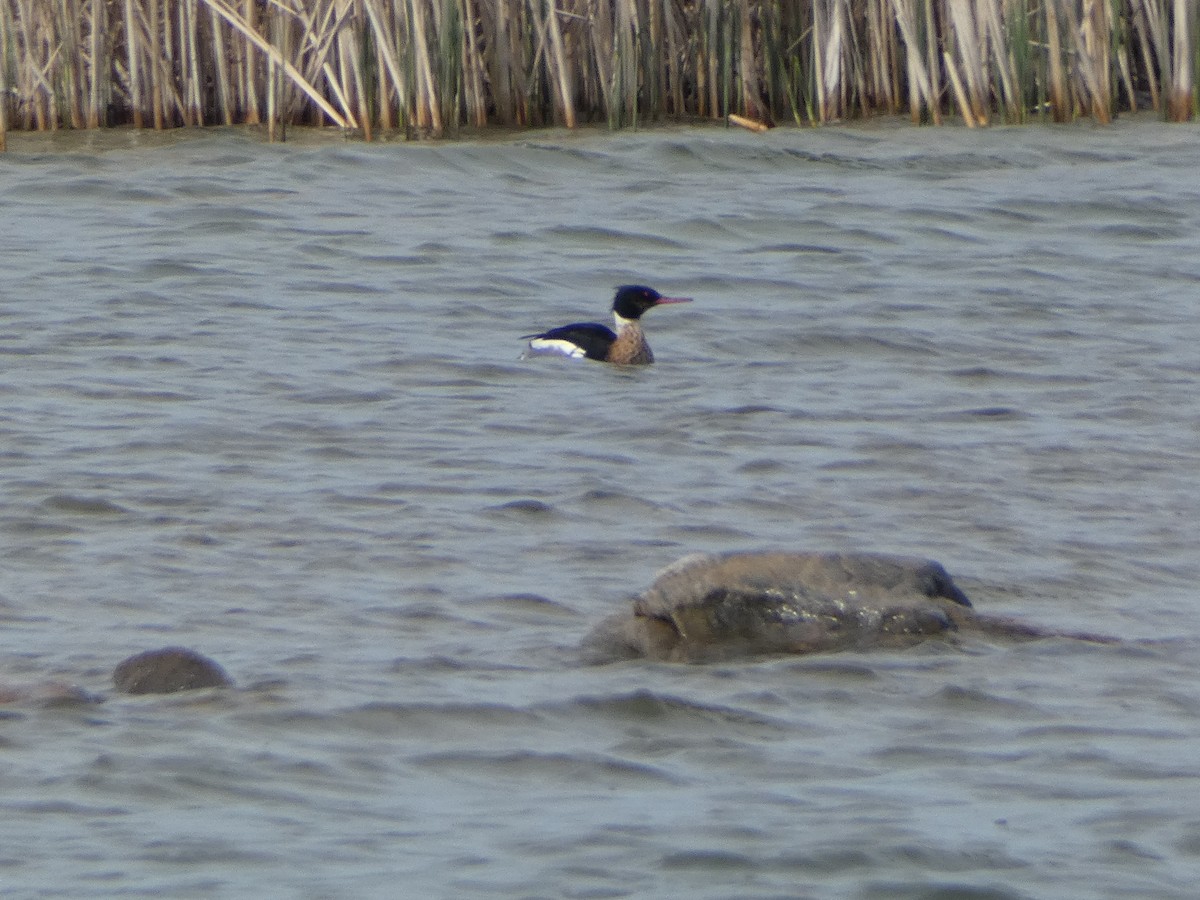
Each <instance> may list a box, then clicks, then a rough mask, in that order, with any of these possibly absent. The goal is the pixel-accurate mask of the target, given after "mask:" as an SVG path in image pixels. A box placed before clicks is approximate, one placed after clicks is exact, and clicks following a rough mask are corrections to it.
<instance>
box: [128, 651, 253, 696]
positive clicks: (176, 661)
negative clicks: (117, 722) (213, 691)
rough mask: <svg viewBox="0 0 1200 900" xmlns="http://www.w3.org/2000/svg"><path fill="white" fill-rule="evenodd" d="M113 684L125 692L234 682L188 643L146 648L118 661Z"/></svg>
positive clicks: (157, 691)
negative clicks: (155, 648)
mask: <svg viewBox="0 0 1200 900" xmlns="http://www.w3.org/2000/svg"><path fill="white" fill-rule="evenodd" d="M113 684H114V685H116V688H117V690H119V691H123V692H124V693H126V694H172V693H174V692H176V691H190V690H194V689H196V688H207V687H228V686H230V685H232V684H233V682H232V681H231V680H230V678H229V676H228V675H226V674H225V670H224V669H222V668H221V667H220V666H219V665H217V664H216V663H215V662H213V661H212V660H211V659H209V658H208V657H207V656H203V655H202V654H199V653H197V652H196V651H195V650H188V649H187V648H186V647H164V648H162V649H161V650H147V651H146V652H145V653H139V654H137V655H136V656H131V657H129V658H128V659H126V660H124V661H122V662H120V663H118V665H117V667H116V668H115V669H113Z"/></svg>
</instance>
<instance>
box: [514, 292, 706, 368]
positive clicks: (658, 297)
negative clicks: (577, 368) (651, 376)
mask: <svg viewBox="0 0 1200 900" xmlns="http://www.w3.org/2000/svg"><path fill="white" fill-rule="evenodd" d="M691 300H692V298H691V297H664V296H663V295H662V294H660V293H659V292H658V291H656V290H654V288H648V287H645V286H644V285H640V284H625V285H622V286H621V287H619V288H617V295H616V297H615V298H613V305H612V311H613V319H614V320H615V321H616V325H617V330H616V331H615V332H614V331H613V330H612V329H611V328H609V327H608V326H607V325H601V324H599V323H598V322H577V323H575V324H574V325H563V326H562V327H561V328H551V329H550V330H549V331H543V332H542V333H541V334H527V335H525V336H524V339H526V340H528V341H529V349H528V350H527V351H526V352H525V354H524V356H525V357H529V356H543V355H547V354H553V355H557V356H570V357H572V358H574V359H584V358H586V359H598V360H601V361H602V362H610V363H616V364H617V365H621V366H637V365H645V364H647V363H652V362H654V354H653V353H652V352H651V351H650V345H649V344H647V343H646V336H645V335H644V334H643V333H642V326H641V324H640V323H639V322H638V319H640V318H641V317H642V314H643V313H644V312H646V310H648V309H651V308H652V307H655V306H660V305H662V304H663V303H690V302H691Z"/></svg>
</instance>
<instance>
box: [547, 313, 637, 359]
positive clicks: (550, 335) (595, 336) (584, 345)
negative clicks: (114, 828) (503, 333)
mask: <svg viewBox="0 0 1200 900" xmlns="http://www.w3.org/2000/svg"><path fill="white" fill-rule="evenodd" d="M534 337H536V338H540V339H542V340H545V341H568V342H570V343H572V344H574V345H575V346H576V347H579V348H580V349H582V350H583V354H584V356H586V357H587V358H588V359H599V360H605V359H608V348H609V347H611V346H612V344H613V341H615V340H616V339H617V335H616V334H615V333H614V332H613V330H612V329H611V328H609V327H608V326H606V325H601V324H599V323H598V322H576V323H575V324H574V325H563V326H561V327H560V328H551V329H550V330H549V331H544V332H542V333H541V334H538V335H534Z"/></svg>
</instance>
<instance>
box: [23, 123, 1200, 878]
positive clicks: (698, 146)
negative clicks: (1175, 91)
mask: <svg viewBox="0 0 1200 900" xmlns="http://www.w3.org/2000/svg"><path fill="white" fill-rule="evenodd" d="M11 145H12V147H13V151H12V152H10V153H9V154H8V155H7V156H5V157H4V158H3V159H0V259H2V260H3V265H4V274H5V279H4V285H3V288H2V290H0V366H2V368H0V463H2V467H0V490H2V495H3V498H4V502H3V504H2V505H0V554H2V557H0V565H2V569H0V571H2V573H3V574H2V575H0V635H2V638H0V640H2V646H3V648H4V652H3V654H2V656H0V684H2V685H3V686H4V687H6V688H7V689H9V693H10V695H11V696H12V697H16V699H15V700H13V702H10V703H8V704H7V705H5V706H2V707H0V716H2V718H0V762H2V765H0V787H2V791H0V804H2V806H0V892H3V893H4V894H5V896H13V897H89V896H110V895H124V894H155V895H159V896H173V897H235V896H236V897H248V896H294V897H388V896H412V897H418V896H436V897H494V896H512V897H518V896H519V897H589V898H606V897H712V898H726V897H755V898H758V897H849V898H892V897H901V898H904V897H912V898H917V897H940V898H949V897H962V898H1024V897H1030V898H1032V897H1080V898H1083V897H1134V896H1136V897H1150V898H1154V897H1157V898H1166V897H1170V898H1177V897H1178V898H1183V897H1192V896H1195V884H1196V883H1197V880H1198V879H1200V806H1198V805H1197V798H1198V797H1200V608H1198V604H1197V587H1196V586H1197V584H1198V583H1200V554H1198V553H1197V539H1196V523H1197V520H1198V519H1200V486H1198V479H1197V471H1198V470H1200V391H1198V390H1197V385H1198V381H1200V353H1198V352H1197V346H1198V345H1200V138H1198V137H1197V132H1196V130H1195V129H1194V128H1190V127H1167V126H1164V125H1160V124H1158V123H1155V122H1153V121H1141V122H1128V121H1125V122H1122V123H1118V124H1117V125H1115V126H1113V127H1111V128H1106V129H1098V128H1091V127H1078V128H1075V127H1073V128H1050V127H1030V128H1024V129H1019V130H1017V129H1014V130H1006V129H992V130H988V131H981V132H974V131H966V130H956V129H951V128H944V129H936V130H935V129H912V128H908V127H891V126H872V127H855V128H845V129H840V128H839V129H829V130H822V131H809V130H806V131H797V130H787V129H780V130H777V131H774V132H771V133H769V134H767V135H761V136H760V135H752V134H745V133H741V132H736V131H725V130H723V129H720V128H715V127H714V128H695V129H688V130H663V131H649V132H639V133H622V134H608V133H599V132H592V133H586V132H585V133H580V134H565V133H560V132H547V133H541V134H536V135H533V136H529V135H525V136H521V137H517V138H514V139H506V140H488V141H482V142H471V141H467V142H461V143H448V144H426V145H403V144H391V145H364V144H356V143H346V144H343V143H340V142H337V141H316V140H312V139H308V140H305V141H301V142H300V143H295V144H288V145H284V146H265V145H262V144H260V143H258V141H257V139H255V138H253V137H251V136H246V135H243V134H241V133H237V132H220V131H215V132H205V133H203V134H199V135H190V136H189V135H172V136H170V137H168V138H164V139H154V138H153V137H152V136H147V135H143V136H138V135H129V134H121V133H116V134H106V135H101V136H83V137H80V136H78V135H75V136H71V135H67V136H61V137H57V138H34V137H25V136H14V137H13V138H12V140H11ZM627 282H644V283H649V284H651V285H654V286H655V287H658V288H659V289H661V290H663V291H664V292H668V293H673V294H686V295H690V296H693V297H694V298H695V302H694V303H692V304H690V305H689V306H672V307H666V308H663V309H660V310H655V311H653V312H651V313H650V314H649V315H648V316H647V317H646V325H647V330H648V333H649V336H650V340H651V343H652V344H653V346H654V348H655V352H656V354H657V356H658V359H659V363H658V364H657V365H656V366H654V367H650V368H646V369H638V370H636V371H633V370H625V371H622V370H615V369H610V368H606V367H604V366H602V365H598V364H593V363H580V362H570V361H554V360H533V361H528V362H522V361H518V360H517V356H518V354H519V352H520V350H521V346H522V345H521V342H520V341H519V340H518V336H519V335H522V334H526V333H529V332H531V331H534V330H538V329H541V328H545V327H548V326H551V325H558V324H564V323H566V322H572V321H578V320H580V319H584V320H586V319H596V320H601V321H602V320H604V319H606V318H607V307H608V303H609V300H610V298H611V292H612V288H613V286H614V285H616V284H621V283H627ZM764 547H774V548H785V549H786V548H796V549H800V548H803V549H855V550H863V549H872V550H886V551H894V552H903V553H910V554H918V555H923V556H930V557H933V558H936V559H938V560H940V561H941V562H942V563H944V564H945V565H946V567H947V568H948V569H949V570H950V571H951V572H952V573H954V574H955V576H956V577H957V578H958V580H959V581H960V583H961V584H962V585H963V587H964V588H965V589H966V590H967V592H968V593H969V594H970V595H971V596H972V598H973V599H974V601H975V604H976V606H977V607H979V608H980V609H981V610H986V611H988V612H998V613H1002V614H1005V615H1012V616H1017V617H1020V618H1022V619H1025V620H1028V621H1032V622H1037V623H1039V624H1043V625H1046V626H1047V627H1051V628H1075V629H1088V630H1092V631H1096V632H1103V633H1108V634H1113V635H1117V636H1120V637H1123V638H1127V640H1126V641H1124V642H1122V643H1119V644H1115V645H1093V644H1086V643H1078V642H1072V641H1069V640H1064V639H1048V640H1041V641H1034V642H1030V643H1022V644H1004V643H999V642H994V641H984V640H981V639H971V638H969V637H968V638H965V639H964V640H962V641H960V642H959V643H957V644H946V643H930V644H926V645H923V646H921V647H918V648H915V649H909V650H903V651H881V652H875V653H862V654H841V655H827V656H814V657H808V658H779V657H774V658H769V659H763V660H757V661H751V662H746V663H739V664H722V665H715V666H678V665H666V664H652V663H645V662H622V663H617V664H611V665H602V666H587V665H582V664H581V662H580V659H579V656H578V652H577V647H578V643H579V640H580V638H581V637H582V635H584V634H585V633H586V631H587V630H588V628H589V626H590V625H591V624H592V623H594V622H595V621H597V620H598V619H599V618H601V617H602V616H604V615H605V614H607V613H609V612H611V611H612V610H614V609H615V608H617V607H618V605H619V604H621V603H622V602H623V601H624V600H625V599H626V598H627V597H628V596H629V595H630V594H631V593H633V592H635V591H637V590H639V589H641V588H642V587H644V586H645V585H647V584H648V583H649V582H650V581H651V580H652V578H653V576H654V573H655V571H656V570H658V569H659V568H660V567H662V566H664V565H666V564H668V563H670V562H671V561H673V560H674V559H676V558H677V557H679V556H681V555H683V554H685V553H688V552H693V551H697V550H739V549H752V548H764ZM165 645H185V646H188V647H193V648H195V649H197V650H200V651H202V652H204V653H206V654H209V655H211V656H213V657H214V658H215V659H217V660H218V661H220V662H221V663H222V664H223V665H224V666H225V667H226V668H227V669H228V671H229V672H230V674H231V675H232V676H233V678H234V679H235V681H236V683H237V689H235V690H233V691H229V692H223V693H222V692H216V693H213V692H199V693H196V694H192V695H176V696H173V697H166V698H161V697H160V698H123V697H119V696H113V695H112V692H111V689H110V687H109V681H108V679H109V673H110V672H111V669H112V667H113V665H115V663H117V662H118V661H119V660H120V659H122V658H123V657H125V656H127V655H130V654H132V653H135V652H139V651H141V650H145V649H149V648H153V647H159V646H165ZM53 682H64V683H73V684H77V685H79V686H80V687H82V688H84V689H85V690H87V691H90V692H93V693H96V694H103V695H107V697H108V699H107V700H106V702H104V703H102V704H95V705H92V704H71V703H66V704H64V703H55V702H49V701H46V700H44V699H41V700H39V699H38V698H39V697H44V696H45V691H46V690H47V686H48V685H50V684H51V683H53Z"/></svg>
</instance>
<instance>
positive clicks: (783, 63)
mask: <svg viewBox="0 0 1200 900" xmlns="http://www.w3.org/2000/svg"><path fill="white" fill-rule="evenodd" d="M1198 31H1200V21H1198V15H1197V2H1196V0H0V141H2V140H3V134H4V132H5V131H6V130H8V129H10V128H15V129H26V130H32V129H36V130H46V129H54V128H60V127H70V128H96V127H100V126H103V125H120V124H131V125H133V126H135V127H139V128H141V127H148V126H152V127H154V128H165V127H173V126H198V125H204V124H225V125H232V124H239V123H246V124H259V123H261V122H262V121H263V116H264V115H265V117H266V122H267V126H268V133H269V136H270V137H271V139H281V138H282V137H283V135H284V128H285V127H286V126H289V125H301V124H311V125H319V124H327V125H328V124H332V125H335V126H338V127H340V128H344V129H354V130H358V131H360V132H361V133H362V134H363V135H364V136H365V137H366V138H367V139H370V138H371V136H372V135H373V133H374V131H375V130H376V129H385V130H388V129H395V128H403V129H405V131H406V133H408V134H417V133H420V134H430V135H435V136H436V135H441V134H443V133H445V132H446V131H448V130H453V129H458V128H460V127H463V126H470V127H475V128H481V127H485V126H488V125H499V126H533V125H545V124H560V125H565V126H567V127H574V126H575V125H576V124H578V123H581V122H595V121H603V122H607V123H609V125H610V126H612V127H626V126H636V125H638V124H641V123H644V122H648V121H654V120H662V119H676V120H679V119H685V120H686V119H690V118H694V117H702V118H726V117H730V116H739V117H741V118H742V119H744V120H749V121H753V122H772V121H780V120H784V119H790V120H793V121H795V122H797V123H801V124H809V123H811V124H819V123H825V122H834V121H838V120H841V119H846V118H850V117H859V116H870V115H875V114H889V113H895V112H898V111H899V110H900V109H901V108H903V107H907V109H908V114H909V115H910V116H911V117H912V119H913V121H914V122H933V123H940V122H942V121H944V120H945V119H946V118H947V117H949V116H955V117H958V118H960V119H961V120H962V121H964V122H965V123H966V124H968V125H987V124H988V123H990V122H993V121H1004V122H1022V121H1026V120H1028V119H1030V118H1042V117H1050V118H1052V119H1054V120H1056V121H1069V120H1071V119H1073V118H1076V117H1079V116H1088V117H1091V118H1093V119H1094V120H1096V121H1098V122H1108V121H1110V120H1111V119H1112V117H1113V116H1114V115H1116V114H1117V113H1118V112H1120V111H1123V110H1136V109H1143V108H1153V109H1157V110H1159V111H1160V112H1161V114H1162V115H1163V116H1164V117H1166V118H1168V119H1171V120H1174V121H1184V120H1187V119H1190V118H1191V117H1193V116H1194V115H1195V114H1196V112H1197V104H1198V101H1200V90H1198V87H1200V34H1198Z"/></svg>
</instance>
